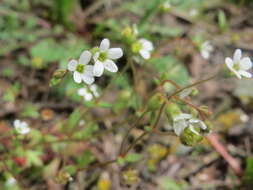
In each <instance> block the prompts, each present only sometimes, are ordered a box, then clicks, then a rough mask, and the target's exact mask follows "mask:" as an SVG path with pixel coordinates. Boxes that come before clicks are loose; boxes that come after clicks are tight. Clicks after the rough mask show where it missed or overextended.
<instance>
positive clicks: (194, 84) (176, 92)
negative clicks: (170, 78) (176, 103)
mask: <svg viewBox="0 0 253 190" xmlns="http://www.w3.org/2000/svg"><path fill="white" fill-rule="evenodd" d="M216 76H217V74H216V75H214V76H211V77H209V78H207V79H204V80H200V81H197V82H195V83H193V84H190V85H188V86H185V87H183V88H181V89H179V90H177V91H175V92H174V93H173V94H171V95H170V96H168V97H167V98H168V100H170V99H171V98H172V97H173V96H175V95H177V94H179V93H180V92H182V91H183V90H185V89H187V88H192V87H194V86H197V85H199V84H201V83H204V82H207V81H209V80H212V79H214V78H215V77H216Z"/></svg>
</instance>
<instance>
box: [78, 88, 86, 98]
mask: <svg viewBox="0 0 253 190" xmlns="http://www.w3.org/2000/svg"><path fill="white" fill-rule="evenodd" d="M86 93H87V89H86V88H80V89H79V90H78V91H77V94H78V95H79V96H84V95H85V94H86Z"/></svg>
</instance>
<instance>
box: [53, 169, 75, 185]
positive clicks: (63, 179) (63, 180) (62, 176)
mask: <svg viewBox="0 0 253 190" xmlns="http://www.w3.org/2000/svg"><path fill="white" fill-rule="evenodd" d="M72 180H73V178H72V177H71V176H70V174H69V173H68V172H66V171H59V172H58V173H57V175H56V177H55V181H56V182H57V183H59V184H63V185H65V184H67V183H68V182H70V181H72Z"/></svg>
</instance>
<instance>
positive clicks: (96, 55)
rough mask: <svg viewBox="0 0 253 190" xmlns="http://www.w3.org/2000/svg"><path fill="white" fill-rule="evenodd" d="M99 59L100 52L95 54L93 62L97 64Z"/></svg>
mask: <svg viewBox="0 0 253 190" xmlns="http://www.w3.org/2000/svg"><path fill="white" fill-rule="evenodd" d="M98 58H99V52H97V53H95V55H93V60H94V61H95V62H96V61H97V60H98Z"/></svg>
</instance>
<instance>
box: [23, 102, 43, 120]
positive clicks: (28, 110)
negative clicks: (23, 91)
mask: <svg viewBox="0 0 253 190" xmlns="http://www.w3.org/2000/svg"><path fill="white" fill-rule="evenodd" d="M21 115H22V116H23V117H32V118H38V117H39V112H38V108H37V107H36V106H35V105H33V104H30V103H28V104H26V105H25V107H24V108H23V111H22V113H21Z"/></svg>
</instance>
